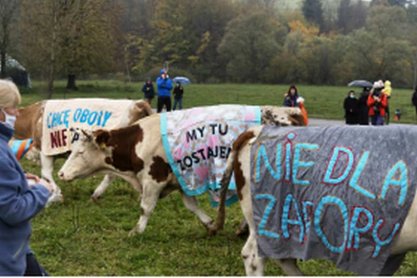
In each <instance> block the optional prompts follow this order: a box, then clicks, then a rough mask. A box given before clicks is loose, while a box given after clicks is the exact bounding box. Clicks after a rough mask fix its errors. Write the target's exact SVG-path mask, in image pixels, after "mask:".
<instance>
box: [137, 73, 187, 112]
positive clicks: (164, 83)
mask: <svg viewBox="0 0 417 278" xmlns="http://www.w3.org/2000/svg"><path fill="white" fill-rule="evenodd" d="M156 86H157V96H158V99H157V112H158V113H160V112H161V111H162V109H163V108H164V107H165V110H166V111H167V112H169V111H171V106H172V105H171V104H172V102H171V90H172V88H173V82H172V80H171V78H169V75H168V72H167V70H166V69H161V70H160V72H159V76H158V78H157V79H156ZM142 92H143V93H144V98H145V100H146V101H147V102H148V103H149V104H152V99H153V98H154V97H155V89H154V86H153V83H152V80H151V78H147V79H146V82H145V84H143V87H142ZM173 95H174V107H173V110H177V106H178V110H181V109H182V98H183V95H184V87H183V86H182V84H181V82H179V81H177V82H176V84H175V87H174V91H173Z"/></svg>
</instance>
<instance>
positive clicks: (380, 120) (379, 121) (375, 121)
mask: <svg viewBox="0 0 417 278" xmlns="http://www.w3.org/2000/svg"><path fill="white" fill-rule="evenodd" d="M371 123H372V125H384V117H382V116H381V115H375V116H372V118H371Z"/></svg>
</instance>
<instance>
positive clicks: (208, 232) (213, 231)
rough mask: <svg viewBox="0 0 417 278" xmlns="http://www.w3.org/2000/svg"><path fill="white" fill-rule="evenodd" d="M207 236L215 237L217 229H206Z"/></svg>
mask: <svg viewBox="0 0 417 278" xmlns="http://www.w3.org/2000/svg"><path fill="white" fill-rule="evenodd" d="M207 234H208V235H209V236H215V235H216V234H217V229H216V228H207Z"/></svg>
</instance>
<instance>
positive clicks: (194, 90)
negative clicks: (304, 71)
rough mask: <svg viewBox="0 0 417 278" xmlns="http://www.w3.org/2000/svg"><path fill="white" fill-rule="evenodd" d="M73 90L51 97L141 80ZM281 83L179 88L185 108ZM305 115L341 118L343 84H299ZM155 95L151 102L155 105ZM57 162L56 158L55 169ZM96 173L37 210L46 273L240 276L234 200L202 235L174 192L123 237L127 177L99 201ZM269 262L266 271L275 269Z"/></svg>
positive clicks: (316, 267) (274, 92)
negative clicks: (139, 230)
mask: <svg viewBox="0 0 417 278" xmlns="http://www.w3.org/2000/svg"><path fill="white" fill-rule="evenodd" d="M78 85H79V88H80V90H79V91H77V92H75V93H74V92H67V91H66V90H65V89H64V88H63V86H64V83H63V82H58V83H57V86H58V87H57V91H56V93H55V94H54V98H63V97H64V94H65V97H66V98H70V97H71V98H72V97H106V98H134V99H137V98H141V97H142V93H141V92H140V87H141V84H139V83H136V84H124V83H121V82H115V81H83V82H79V84H78ZM286 89H287V86H281V85H234V84H225V85H197V84H196V85H190V86H187V87H186V88H185V96H184V105H185V107H191V106H198V105H212V104H220V103H240V104H257V105H261V104H265V105H266V104H270V105H280V104H281V103H282V99H283V94H284V92H285V91H286ZM299 89H300V92H301V93H302V95H303V96H304V97H305V98H306V106H307V109H308V110H309V113H310V116H311V117H317V118H330V119H342V118H343V111H342V108H341V106H342V104H341V103H342V101H343V99H344V97H345V95H346V92H347V91H348V88H344V87H318V86H317V87H313V86H299ZM410 94H411V93H410V91H407V90H394V93H393V98H392V105H393V106H392V107H394V108H396V107H397V106H398V108H401V109H402V110H403V111H405V112H404V116H405V121H408V122H411V121H413V119H414V118H413V117H414V113H413V109H412V107H410V105H409V101H410ZM44 95H45V94H44V86H43V85H42V84H41V83H37V82H35V84H34V88H33V89H32V90H28V91H24V92H23V102H24V104H25V105H27V104H29V103H32V102H34V101H37V100H41V99H43V96H44ZM155 104H156V101H154V103H153V105H154V106H155ZM62 163H63V160H62V159H61V160H58V161H57V163H56V166H55V169H59V167H60V166H61V165H62ZM22 165H23V167H24V169H25V170H27V171H29V172H33V173H35V174H38V175H39V174H40V168H39V166H38V165H35V164H33V163H32V162H29V161H26V160H23V161H22ZM101 178H102V177H101V176H96V177H90V178H87V179H83V180H77V181H74V182H72V183H65V182H61V181H59V179H58V178H57V177H56V176H55V180H56V181H57V182H58V184H59V186H60V187H61V188H62V190H63V194H64V198H65V200H64V203H62V204H56V205H53V206H51V207H49V208H47V209H46V210H44V211H42V212H41V213H40V214H39V215H38V216H37V217H36V218H35V219H34V220H33V236H32V240H31V242H32V244H31V246H32V249H33V250H34V251H35V252H36V254H37V257H38V259H39V261H40V262H41V263H42V264H43V265H44V266H45V268H46V269H47V271H49V273H50V274H51V275H59V276H70V275H71V276H72V275H82V276H89V275H118V276H130V275H135V276H143V275H146V276H151V275H152V276H162V275H164V276H167V275H177V276H190V275H192V276H196V275H197V276H199V275H208V276H212V275H213V276H214V275H215V276H229V275H233V276H240V275H244V268H243V263H242V261H241V258H240V251H241V249H242V247H243V244H244V242H245V240H244V239H242V238H238V237H236V236H235V235H234V230H235V229H236V228H237V226H238V224H239V222H240V220H241V212H240V209H239V206H238V205H234V206H232V207H231V208H229V209H228V218H227V222H226V225H225V229H224V230H223V231H222V232H221V233H220V234H219V235H217V236H215V237H209V236H207V234H206V231H205V229H204V228H203V226H202V225H201V224H200V223H199V221H198V220H197V218H196V217H195V216H194V215H193V214H192V213H191V212H189V211H188V210H186V209H185V208H184V205H183V204H182V201H181V198H180V196H179V194H178V193H173V194H171V195H169V196H168V197H166V198H165V199H162V200H160V201H159V202H158V205H157V207H156V209H155V211H154V213H153V215H152V216H151V218H150V221H149V223H148V226H147V229H146V231H145V233H144V234H142V235H138V236H135V237H132V238H129V237H128V232H129V230H130V229H131V228H132V227H133V226H134V225H135V224H136V222H137V220H138V218H139V202H138V200H137V199H138V194H137V192H136V191H134V189H132V188H131V186H130V185H128V184H127V183H126V182H123V181H122V180H117V181H116V182H114V184H113V185H112V186H111V187H110V188H109V190H108V191H107V192H106V193H105V194H104V196H103V198H102V199H101V200H100V201H99V202H98V203H93V202H92V201H90V199H89V198H90V195H91V193H92V192H93V191H94V188H95V187H96V186H97V185H98V184H99V183H100V181H101ZM199 200H200V202H201V204H202V206H203V208H204V209H205V210H206V211H207V212H209V214H210V215H211V216H212V217H215V210H214V209H213V208H211V207H210V206H209V203H208V200H207V196H201V197H199ZM416 262H417V257H416V253H410V254H408V256H407V260H406V262H405V263H404V264H403V266H402V267H401V269H400V271H399V272H398V273H397V274H399V275H416V274H417V265H416ZM300 266H301V268H302V270H303V271H304V272H305V273H306V274H307V275H322V276H325V275H350V274H349V273H346V272H342V271H340V270H338V269H336V268H335V267H334V265H333V264H332V263H330V262H327V261H322V260H312V261H308V262H300ZM282 274H283V273H282V271H281V270H280V268H279V267H278V266H277V265H276V264H275V263H274V262H271V261H269V262H268V263H267V264H266V271H265V275H274V276H275V275H282Z"/></svg>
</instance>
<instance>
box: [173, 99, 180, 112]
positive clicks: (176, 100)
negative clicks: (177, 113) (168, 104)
mask: <svg viewBox="0 0 417 278" xmlns="http://www.w3.org/2000/svg"><path fill="white" fill-rule="evenodd" d="M177 104H178V110H181V109H182V98H174V110H176V108H177Z"/></svg>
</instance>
